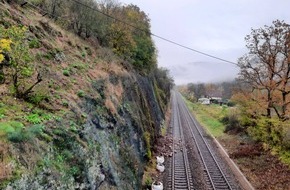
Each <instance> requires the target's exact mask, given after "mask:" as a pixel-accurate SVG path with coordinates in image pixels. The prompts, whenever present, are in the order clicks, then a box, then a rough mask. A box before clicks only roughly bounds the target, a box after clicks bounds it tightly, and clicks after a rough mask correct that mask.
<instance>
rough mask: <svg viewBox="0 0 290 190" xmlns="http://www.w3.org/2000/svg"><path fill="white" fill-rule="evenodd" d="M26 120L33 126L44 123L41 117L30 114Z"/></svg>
mask: <svg viewBox="0 0 290 190" xmlns="http://www.w3.org/2000/svg"><path fill="white" fill-rule="evenodd" d="M25 119H26V120H27V121H28V122H29V123H32V124H39V123H41V122H42V119H41V118H40V116H39V115H38V114H30V115H28V116H26V117H25Z"/></svg>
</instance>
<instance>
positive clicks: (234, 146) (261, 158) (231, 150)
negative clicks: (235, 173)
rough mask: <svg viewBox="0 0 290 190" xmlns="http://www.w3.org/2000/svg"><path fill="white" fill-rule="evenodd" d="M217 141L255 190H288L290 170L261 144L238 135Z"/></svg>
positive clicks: (289, 187)
mask: <svg viewBox="0 0 290 190" xmlns="http://www.w3.org/2000/svg"><path fill="white" fill-rule="evenodd" d="M219 141H220V142H221V144H222V145H223V146H224V147H225V148H226V149H227V151H228V154H229V155H230V157H231V158H232V159H233V160H234V161H235V162H236V163H237V165H238V167H239V168H240V170H241V171H242V172H243V173H244V175H245V176H246V178H247V179H248V180H249V181H250V183H251V184H252V185H253V186H254V188H255V189H263V190H264V189H269V190H270V189H271V190H274V189H275V190H278V189H279V190H280V189H281V190H282V189H283V190H285V189H286V190H287V189H288V190H290V168H289V167H288V166H287V165H285V164H283V163H281V162H280V160H279V159H278V157H277V156H275V155H272V154H271V152H269V151H265V150H264V149H263V146H262V144H259V143H255V142H252V141H249V140H248V139H245V138H243V137H241V136H238V135H231V136H229V137H227V138H223V139H222V138H220V139H219Z"/></svg>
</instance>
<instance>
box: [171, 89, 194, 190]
mask: <svg viewBox="0 0 290 190" xmlns="http://www.w3.org/2000/svg"><path fill="white" fill-rule="evenodd" d="M175 96H176V95H175V94H173V102H172V103H173V107H172V109H173V112H172V113H173V114H172V118H171V125H172V133H173V137H174V140H173V156H172V159H171V162H170V168H171V170H170V172H169V177H168V187H167V189H169V190H171V189H180V190H182V189H194V187H193V178H192V175H191V171H190V166H189V160H188V156H187V149H186V146H185V140H184V134H183V130H182V126H181V119H180V114H179V109H178V106H177V101H176V100H177V99H176V97H175Z"/></svg>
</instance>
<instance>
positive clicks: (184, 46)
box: [25, 0, 238, 66]
mask: <svg viewBox="0 0 290 190" xmlns="http://www.w3.org/2000/svg"><path fill="white" fill-rule="evenodd" d="M71 1H73V2H75V3H77V4H79V5H81V6H84V7H86V8H88V9H91V10H93V11H96V12H98V13H100V14H102V15H104V16H106V17H108V18H110V19H113V20H115V21H117V22H120V23H123V24H125V25H127V26H130V27H132V28H134V29H136V30H139V31H142V32H145V33H146V34H148V35H151V36H154V37H156V38H159V39H161V40H163V41H166V42H168V43H171V44H173V45H176V46H179V47H181V48H184V49H187V50H190V51H193V52H195V53H199V54H201V55H204V56H207V57H211V58H213V59H216V60H219V61H223V62H226V63H229V64H233V65H235V66H238V64H237V63H235V62H233V61H229V60H226V59H223V58H220V57H217V56H214V55H211V54H209V53H205V52H203V51H199V50H197V49H194V48H191V47H188V46H186V45H183V44H181V43H178V42H175V41H173V40H170V39H167V38H164V37H162V36H160V35H157V34H154V33H152V32H149V31H147V30H144V29H142V28H139V27H137V26H135V25H133V24H130V23H128V22H125V21H123V20H121V19H118V18H116V17H114V16H112V15H109V14H107V13H104V12H102V11H100V10H99V9H97V8H94V7H91V6H89V5H86V4H85V3H82V2H80V1H78V0H71ZM25 2H27V3H28V4H30V5H31V6H33V7H35V8H37V9H39V10H42V9H41V8H39V7H37V6H35V5H33V4H32V3H30V2H28V1H25ZM42 11H43V10H42ZM47 14H49V15H51V14H50V13H48V12H46V14H44V15H47ZM44 15H43V16H44ZM52 16H54V15H52Z"/></svg>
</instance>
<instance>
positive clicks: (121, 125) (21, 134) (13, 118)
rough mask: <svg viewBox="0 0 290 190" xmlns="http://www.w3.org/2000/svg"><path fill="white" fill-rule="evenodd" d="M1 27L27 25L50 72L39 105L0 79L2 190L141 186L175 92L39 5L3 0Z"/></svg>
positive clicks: (34, 51) (36, 55)
mask: <svg viewBox="0 0 290 190" xmlns="http://www.w3.org/2000/svg"><path fill="white" fill-rule="evenodd" d="M0 24H1V25H5V27H7V28H9V27H13V26H18V25H19V24H20V25H24V26H27V36H28V41H29V44H31V46H30V48H31V49H30V51H31V56H32V57H33V60H34V61H33V64H34V66H35V68H36V69H37V70H38V71H42V72H41V73H42V77H43V81H42V82H41V83H40V84H39V85H38V86H37V87H35V89H34V95H35V96H34V98H42V100H41V101H38V102H37V103H35V102H27V101H24V100H22V99H17V98H15V97H14V96H13V95H12V94H11V92H10V86H11V84H10V81H9V76H8V75H7V80H6V81H5V83H3V84H0V94H1V96H0V137H1V138H0V166H1V167H0V189H6V190H10V189H13V190H14V189H16V190H17V189H19V190H20V189H21V190H24V189H39V190H41V189H46V190H47V189H140V188H141V177H142V174H143V169H144V165H145V164H146V161H147V160H148V159H150V157H151V148H152V145H153V144H154V142H155V140H156V138H157V137H158V135H159V133H160V125H161V123H162V121H163V119H164V111H165V109H166V107H167V103H168V99H169V93H168V90H169V89H167V88H165V86H164V85H161V84H160V83H158V78H157V77H156V76H154V75H153V74H148V75H146V76H141V75H140V74H138V73H136V71H134V70H133V69H131V67H130V65H129V64H128V63H126V62H124V61H123V60H121V59H120V58H118V57H116V56H114V55H113V54H112V52H111V51H110V50H108V49H105V48H101V47H99V46H95V44H91V43H87V42H85V41H84V40H82V39H79V38H78V37H76V36H74V35H72V34H70V33H68V32H66V31H63V30H62V29H60V28H59V27H58V26H57V25H55V24H53V23H52V22H51V21H49V20H47V19H45V18H43V17H41V15H40V14H38V13H37V12H35V11H34V10H31V9H23V8H21V7H20V6H17V5H14V6H10V5H8V4H7V3H1V2H0ZM0 37H1V36H0ZM7 69H9V68H7ZM2 71H3V73H7V72H6V70H5V68H4V70H2ZM31 80H33V77H32V79H31ZM159 82H160V81H159ZM43 97H44V98H43ZM34 100H36V99H34Z"/></svg>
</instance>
